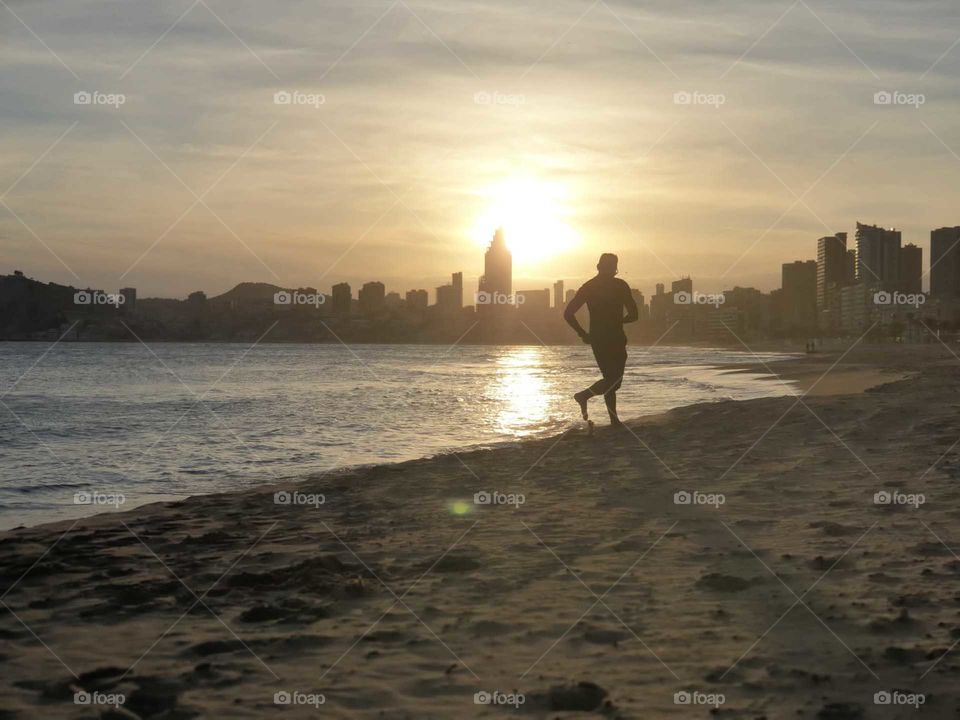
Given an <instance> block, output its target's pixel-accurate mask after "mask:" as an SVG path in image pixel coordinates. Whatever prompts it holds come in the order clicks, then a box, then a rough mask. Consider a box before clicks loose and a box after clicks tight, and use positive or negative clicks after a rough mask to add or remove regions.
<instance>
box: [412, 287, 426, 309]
mask: <svg viewBox="0 0 960 720" xmlns="http://www.w3.org/2000/svg"><path fill="white" fill-rule="evenodd" d="M426 309H427V291H426V290H407V310H415V311H416V310H426Z"/></svg>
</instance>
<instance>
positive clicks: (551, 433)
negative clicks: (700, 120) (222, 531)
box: [0, 343, 795, 537]
mask: <svg viewBox="0 0 960 720" xmlns="http://www.w3.org/2000/svg"><path fill="white" fill-rule="evenodd" d="M263 344H269V343H263ZM274 344H284V343H274ZM531 347H541V345H531ZM571 347H578V346H576V345H573V346H571ZM668 347H674V346H668ZM675 347H677V348H691V349H696V350H699V349H700V348H697V347H695V346H690V345H679V346H675ZM716 349H717V350H719V351H724V352H729V351H727V350H725V349H723V348H716ZM763 352H764V354H767V355H769V354H773V353H775V352H776V351H774V350H765V351H763ZM743 354H744V355H749V354H750V353H748V352H746V351H743ZM782 355H783V357H782V358H778V359H774V360H770V361H769V363H767V364H764V363H760V362H752V363H733V364H711V363H709V362H705V363H703V364H693V365H688V366H684V367H685V368H693V369H700V370H708V371H710V372H712V373H715V374H716V376H717V377H723V376H725V375H728V374H738V373H745V374H754V375H757V376H758V377H756V378H755V380H757V381H758V382H764V383H765V382H771V381H773V382H775V381H780V382H794V379H793V378H792V377H790V376H788V375H789V374H784V375H782V376H781V375H777V374H775V373H774V372H773V368H774V367H778V366H780V365H781V364H782V363H784V362H786V361H788V360H792V359H795V355H794V354H791V353H786V352H784V353H782ZM638 367H639V366H638ZM784 394H789V393H786V392H785V393H784ZM727 401H728V400H727V399H719V400H699V401H696V402H689V403H685V404H679V405H675V406H673V407H671V408H668V409H667V410H662V411H657V410H655V411H651V412H648V413H646V414H641V415H637V416H634V417H631V418H629V420H628V422H632V421H640V420H644V419H649V418H652V417H656V416H659V415H662V414H664V413H666V412H669V411H671V410H674V409H678V408H685V407H693V406H697V405H711V404H713V403H716V402H727ZM571 404H572V403H571ZM597 413H599V415H600V416H601V417H600V420H599V424H598V427H602V426H604V425H605V424H606V422H607V421H606V417H605V413H604V411H603V410H602V405H600V404H599V403H597V406H596V407H594V418H595V419H596V418H597ZM570 418H571V419H570V423H569V426H568V427H567V428H566V429H565V430H562V431H560V432H558V431H557V429H556V428H553V429H545V430H540V431H538V432H537V433H535V434H531V435H528V436H525V437H503V438H500V439H497V440H488V441H483V442H475V443H471V444H468V445H461V446H457V447H449V448H444V449H443V450H440V451H436V452H430V453H428V454H426V455H418V456H416V457H406V458H403V459H398V460H394V461H374V462H363V463H358V464H356V465H337V466H335V467H331V468H328V469H327V470H323V471H315V472H313V473H310V472H307V473H304V472H301V471H291V473H290V474H289V475H278V476H276V477H274V478H271V479H270V481H269V482H267V483H260V484H258V485H248V486H245V487H243V488H241V489H237V490H229V491H214V492H213V493H195V494H184V495H182V496H179V497H175V496H174V495H173V494H168V493H163V492H139V493H137V495H138V496H139V497H146V496H151V495H157V496H166V499H159V500H145V501H142V502H136V504H131V505H130V506H129V507H125V508H124V510H123V512H129V511H133V510H136V509H138V508H142V507H145V506H149V505H153V504H157V503H168V502H181V501H184V500H188V499H190V498H194V497H202V496H204V495H208V494H226V495H231V494H234V493H237V492H246V491H250V490H254V489H256V488H258V487H265V486H267V485H275V484H277V483H296V482H300V481H303V480H304V479H305V478H308V477H310V476H311V475H313V476H315V475H318V474H330V473H340V472H362V471H368V470H371V469H373V468H376V467H378V466H393V465H398V464H401V463H405V462H410V461H414V460H430V459H433V458H437V457H443V456H446V455H457V454H463V453H469V452H475V451H490V450H501V449H507V448H511V447H515V446H516V445H517V444H520V443H526V442H531V441H537V440H551V439H555V438H557V437H558V436H559V435H560V434H562V433H563V432H567V431H568V430H569V429H570V428H573V427H577V426H578V425H579V424H580V422H581V421H580V418H579V416H578V414H577V412H574V410H573V408H571V412H570ZM258 477H259V476H258ZM93 489H94V490H96V488H93ZM67 507H69V508H76V507H77V506H75V505H74V506H67ZM116 512H121V511H119V510H113V511H112V510H108V509H101V510H97V511H95V512H93V513H92V514H84V515H77V516H74V515H68V516H67V517H60V518H56V517H54V518H50V519H44V520H40V521H39V522H32V523H31V524H25V525H16V526H13V527H10V528H0V537H2V535H3V533H6V532H10V531H13V530H18V529H23V528H38V527H43V526H47V525H52V524H55V523H61V522H70V521H73V520H76V519H78V518H79V519H84V518H90V517H95V516H97V515H109V514H115V513H116Z"/></svg>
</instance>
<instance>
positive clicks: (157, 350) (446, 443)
mask: <svg viewBox="0 0 960 720" xmlns="http://www.w3.org/2000/svg"><path fill="white" fill-rule="evenodd" d="M760 357H761V358H762V359H763V360H764V361H766V362H773V361H775V360H777V359H780V358H781V357H785V356H781V355H777V354H764V355H761V356H760ZM754 359H755V357H754V356H753V355H750V354H747V353H741V352H732V351H728V350H708V349H702V348H659V347H658V348H653V349H646V348H630V359H629V361H628V366H627V372H626V376H625V378H624V382H623V388H622V389H621V391H620V392H619V393H618V403H619V409H620V416H621V417H622V418H631V417H636V416H640V415H647V414H654V413H658V412H662V411H664V410H667V409H669V408H672V407H677V406H680V405H688V404H692V403H697V402H704V401H717V400H724V399H745V398H755V397H767V396H773V395H784V394H787V393H789V392H790V390H789V389H788V388H787V387H785V386H784V385H783V384H782V383H780V382H777V381H773V380H770V379H769V378H765V377H763V376H757V375H752V374H731V373H729V372H724V370H723V368H724V366H728V365H731V364H733V363H742V362H750V361H753V360H754ZM597 378H598V374H597V371H596V368H595V367H594V365H593V357H592V355H591V353H590V349H589V348H588V347H586V346H570V347H543V346H521V347H516V346H510V347H478V346H455V347H452V348H451V347H445V346H422V345H353V346H350V347H349V348H348V347H346V346H343V345H291V344H260V345H257V346H256V347H253V348H251V347H250V346H248V345H242V344H186V343H157V344H153V345H151V346H150V347H149V348H147V347H145V346H144V345H141V344H139V343H123V344H120V343H60V344H58V345H55V346H54V347H53V348H52V349H51V348H50V346H49V345H48V344H46V343H0V529H7V528H10V527H14V526H17V525H21V524H22V525H34V524H38V523H42V522H48V521H52V520H57V519H63V518H70V517H77V516H82V515H91V514H94V513H97V512H104V511H108V510H112V509H114V507H120V509H128V508H130V507H133V506H135V505H137V504H142V503H146V502H152V501H156V500H168V499H173V498H182V497H186V496H189V495H197V494H203V493H210V492H220V491H229V490H235V489H240V488H246V487H251V486H255V485H257V484H262V483H268V482H274V481H276V480H278V479H281V478H289V477H295V476H301V475H306V474H308V473H314V472H319V471H323V470H328V469H332V468H337V467H344V466H355V465H365V464H370V463H382V462H396V461H401V460H407V459H411V458H418V457H424V456H428V455H433V454H437V453H443V452H448V451H450V450H457V449H462V448H470V447H477V446H492V445H496V444H498V443H504V442H512V441H517V440H520V439H523V438H528V437H536V436H544V435H550V434H553V433H557V432H561V431H563V430H565V429H567V428H569V427H570V426H571V425H573V424H574V423H575V422H577V420H578V419H579V414H578V412H577V407H576V404H575V403H574V402H573V400H572V399H571V395H572V394H573V393H574V392H576V391H577V390H580V389H582V388H583V387H585V386H587V385H588V384H590V383H592V382H593V381H594V380H596V379H597ZM591 406H592V415H591V417H594V418H596V419H597V421H598V424H603V423H605V422H606V412H605V410H604V409H603V404H602V401H601V400H599V399H595V400H593V401H592V403H591ZM121 496H122V505H121V504H120V500H121ZM91 499H92V500H93V503H94V504H87V503H86V502H85V501H88V500H91Z"/></svg>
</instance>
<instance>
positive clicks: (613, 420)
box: [610, 417, 624, 428]
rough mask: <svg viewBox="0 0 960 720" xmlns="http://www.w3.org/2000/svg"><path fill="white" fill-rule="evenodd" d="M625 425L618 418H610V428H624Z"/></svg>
mask: <svg viewBox="0 0 960 720" xmlns="http://www.w3.org/2000/svg"><path fill="white" fill-rule="evenodd" d="M623 426H624V425H623V423H622V422H621V421H620V418H618V417H612V418H610V427H615V428H622V427H623Z"/></svg>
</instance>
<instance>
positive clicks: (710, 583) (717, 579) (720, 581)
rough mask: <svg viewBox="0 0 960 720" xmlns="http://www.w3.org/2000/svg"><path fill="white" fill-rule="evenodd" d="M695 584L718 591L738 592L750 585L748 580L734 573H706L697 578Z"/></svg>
mask: <svg viewBox="0 0 960 720" xmlns="http://www.w3.org/2000/svg"><path fill="white" fill-rule="evenodd" d="M697 585H698V586H699V587H702V588H706V589H707V590H716V591H718V592H740V591H741V590H746V589H747V588H748V587H750V581H749V580H744V579H743V578H741V577H737V576H736V575H724V574H723V573H707V574H706V575H703V576H702V577H701V578H700V579H699V580H697Z"/></svg>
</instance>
